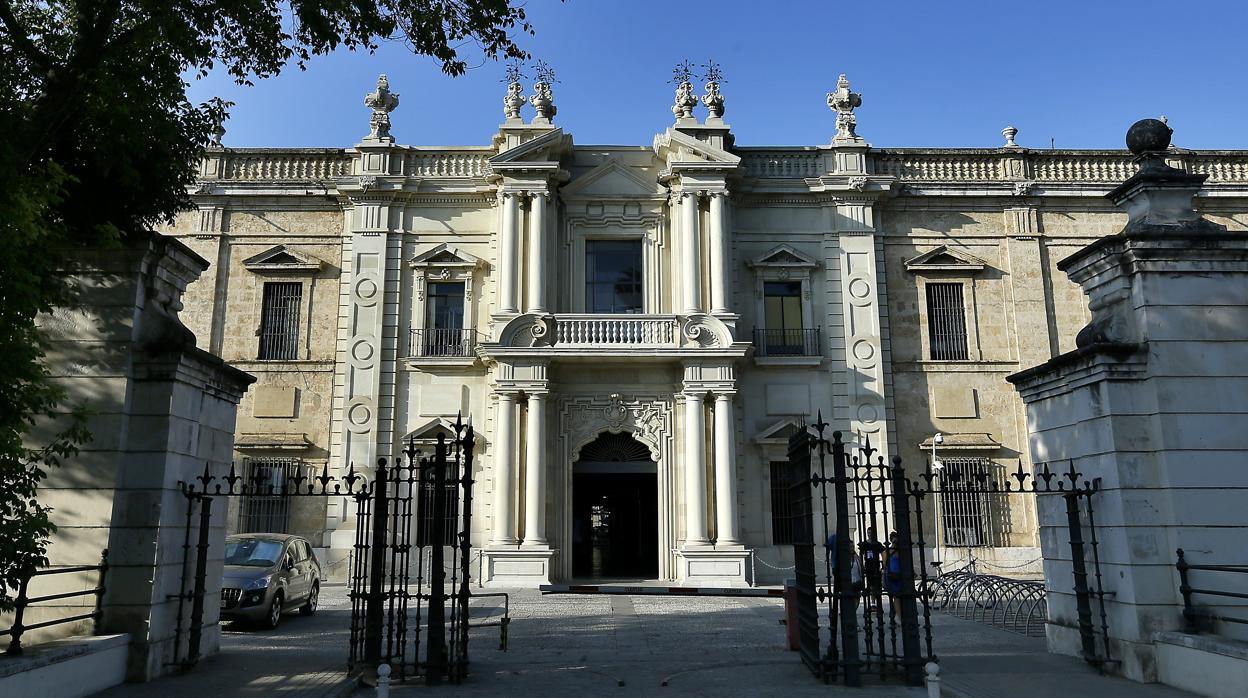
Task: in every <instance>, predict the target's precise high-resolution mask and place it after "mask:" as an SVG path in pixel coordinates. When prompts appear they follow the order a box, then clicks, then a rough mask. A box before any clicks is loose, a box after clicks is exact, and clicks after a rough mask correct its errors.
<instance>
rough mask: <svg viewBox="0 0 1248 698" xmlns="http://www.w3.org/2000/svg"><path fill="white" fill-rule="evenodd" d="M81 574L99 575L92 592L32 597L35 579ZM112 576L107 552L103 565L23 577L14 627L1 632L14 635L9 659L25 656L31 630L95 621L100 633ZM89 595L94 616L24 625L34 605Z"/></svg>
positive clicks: (104, 555)
mask: <svg viewBox="0 0 1248 698" xmlns="http://www.w3.org/2000/svg"><path fill="white" fill-rule="evenodd" d="M81 572H99V573H100V575H99V578H98V579H97V580H96V585H95V587H93V588H91V589H81V590H77V591H65V592H61V593H59V594H46V595H44V596H31V595H30V580H31V579H32V578H34V577H47V576H51V575H54V574H77V573H81ZM107 574H108V551H107V550H105V551H104V552H103V553H101V554H100V564H98V565H80V566H77V567H57V568H55V569H47V570H35V571H33V572H31V573H30V574H27V575H26V576H25V577H22V580H21V582H19V584H18V588H17V603H16V605H15V608H14V614H13V627H11V628H9V629H8V630H0V635H11V636H12V639H11V640H10V641H9V648H8V650H6V651H5V654H7V655H9V656H17V655H20V654H21V653H22V635H24V634H25V633H26V631H28V630H38V629H39V628H50V627H52V626H54V625H62V624H65V623H75V622H77V621H80V620H88V619H89V620H93V621H95V624H96V630H97V631H98V630H99V627H98V626H99V623H100V615H101V609H100V600H101V599H103V598H104V578H105V576H106V575H107ZM87 594H94V595H95V608H94V609H93V610H92V611H91V612H90V613H80V614H78V615H74V616H68V617H65V618H55V619H53V620H45V621H43V622H41V623H31V624H29V625H27V624H26V623H25V622H24V619H25V616H26V609H27V608H28V607H29V606H31V605H32V604H37V603H42V602H44V601H56V600H58V599H69V598H73V597H75V596H86V595H87Z"/></svg>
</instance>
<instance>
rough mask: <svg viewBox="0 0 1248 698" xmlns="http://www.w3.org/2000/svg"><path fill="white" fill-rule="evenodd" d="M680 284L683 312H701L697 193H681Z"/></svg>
mask: <svg viewBox="0 0 1248 698" xmlns="http://www.w3.org/2000/svg"><path fill="white" fill-rule="evenodd" d="M680 218H681V221H680V227H681V231H680V235H681V238H682V241H681V249H680V256H681V266H682V267H683V269H682V275H683V276H684V278H683V279H681V283H682V284H683V285H684V288H685V303H684V306H685V307H684V311H685V313H686V314H690V315H691V314H694V313H700V312H702V298H701V296H702V276H701V273H702V244H701V234H700V233H701V229H700V228H701V225H702V224H701V221H700V216H699V211H698V194H697V192H692V191H687V192H682V193H681V200H680Z"/></svg>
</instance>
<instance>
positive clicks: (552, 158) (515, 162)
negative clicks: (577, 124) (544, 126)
mask: <svg viewBox="0 0 1248 698" xmlns="http://www.w3.org/2000/svg"><path fill="white" fill-rule="evenodd" d="M571 152H572V136H569V135H568V134H566V133H564V132H563V129H561V128H556V129H552V130H550V131H547V132H545V133H543V134H542V135H540V136H537V137H536V138H533V139H531V140H528V141H525V142H524V143H521V144H520V145H517V146H515V147H514V148H511V149H509V150H505V151H503V152H501V153H499V154H498V155H494V156H492V157H491V158H490V159H489V163H490V167H491V168H492V169H493V170H494V171H495V172H504V171H506V170H508V169H516V168H520V169H524V168H527V167H530V166H532V164H534V163H558V162H559V161H560V160H562V159H563V158H564V157H565V156H567V155H568V154H569V153H571Z"/></svg>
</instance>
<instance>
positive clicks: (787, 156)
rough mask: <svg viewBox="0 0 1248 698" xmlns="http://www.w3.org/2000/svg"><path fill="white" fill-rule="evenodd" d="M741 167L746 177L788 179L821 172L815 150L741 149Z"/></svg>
mask: <svg viewBox="0 0 1248 698" xmlns="http://www.w3.org/2000/svg"><path fill="white" fill-rule="evenodd" d="M740 155H741V167H742V168H743V169H744V170H745V175H746V176H747V177H758V178H761V179H788V178H802V177H818V176H819V175H821V174H823V172H822V171H821V170H822V169H823V168H822V167H821V166H820V162H819V160H820V156H819V152H818V151H817V150H814V149H813V148H812V149H803V150H762V151H755V150H742V151H741V153H740Z"/></svg>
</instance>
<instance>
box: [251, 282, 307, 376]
mask: <svg viewBox="0 0 1248 698" xmlns="http://www.w3.org/2000/svg"><path fill="white" fill-rule="evenodd" d="M302 297H303V284H301V283H299V282H298V281H269V282H265V284H264V305H263V306H262V308H261V310H260V355H259V358H260V359H262V360H271V361H292V360H294V359H298V358H299V303H300V301H301V300H302Z"/></svg>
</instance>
